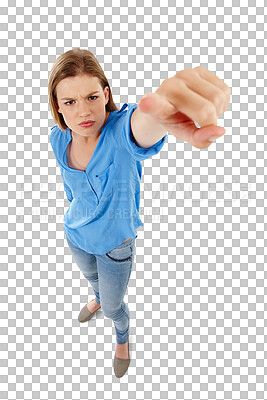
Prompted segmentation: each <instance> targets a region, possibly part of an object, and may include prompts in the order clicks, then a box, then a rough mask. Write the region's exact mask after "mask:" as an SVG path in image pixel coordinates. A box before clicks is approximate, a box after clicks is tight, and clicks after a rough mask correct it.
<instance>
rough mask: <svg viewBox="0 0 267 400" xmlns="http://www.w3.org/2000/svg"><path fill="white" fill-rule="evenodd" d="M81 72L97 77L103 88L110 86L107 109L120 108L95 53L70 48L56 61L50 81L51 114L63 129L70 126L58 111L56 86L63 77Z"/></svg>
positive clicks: (115, 109) (114, 109)
mask: <svg viewBox="0 0 267 400" xmlns="http://www.w3.org/2000/svg"><path fill="white" fill-rule="evenodd" d="M79 74H88V75H90V76H92V77H97V78H98V80H99V83H100V85H101V87H102V89H103V90H104V88H105V87H106V86H108V87H109V101H108V103H107V104H106V106H105V107H106V111H117V110H118V108H117V106H116V104H115V103H114V101H113V97H112V93H111V89H110V86H109V83H108V80H107V78H106V76H105V74H104V71H103V69H102V68H101V65H100V64H99V62H98V61H97V59H96V57H95V56H94V54H93V53H91V52H90V51H89V50H86V49H80V48H75V49H72V50H68V51H66V52H65V53H64V54H61V55H60V56H59V57H58V58H57V59H56V61H55V62H54V64H53V67H52V69H51V72H50V75H49V81H48V97H49V105H50V110H51V114H52V117H53V119H54V121H55V123H56V124H57V125H58V126H59V128H60V129H61V130H66V129H67V128H68V126H67V125H66V123H65V121H64V118H63V115H62V114H61V113H59V112H58V111H57V110H58V108H59V107H58V101H57V96H56V87H57V85H58V83H59V82H60V81H62V79H64V78H67V77H69V76H76V75H79Z"/></svg>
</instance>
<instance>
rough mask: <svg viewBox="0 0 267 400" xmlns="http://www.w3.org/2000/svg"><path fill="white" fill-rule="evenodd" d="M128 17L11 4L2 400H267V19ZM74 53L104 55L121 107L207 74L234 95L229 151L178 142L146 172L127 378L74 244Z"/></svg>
mask: <svg viewBox="0 0 267 400" xmlns="http://www.w3.org/2000/svg"><path fill="white" fill-rule="evenodd" d="M127 3H128V2H123V1H111V0H109V1H103V0H98V1H97V2H96V1H90V2H89V1H88V2H86V1H64V2H63V0H61V1H56V0H54V1H50V0H47V1H36V2H32V1H26V0H25V1H20V2H16V1H14V0H10V1H7V0H2V1H1V17H0V18H1V38H0V43H1V57H0V58H1V119H0V123H1V135H0V139H1V149H0V151H1V158H0V163H1V178H0V179H1V185H0V187H1V225H0V232H1V246H0V250H1V279H0V282H1V294H0V299H1V302H0V307H1V314H0V317H1V318H0V337H1V339H0V366H1V368H0V388H1V389H0V399H8V400H11V399H57V400H59V399H115V398H124V399H175V400H176V399H190V400H192V399H205V400H212V399H223V400H224V399H238V400H239V399H257V400H259V399H266V398H267V387H266V384H267V382H266V361H265V358H266V345H265V343H266V328H265V327H266V313H265V308H266V307H265V301H266V296H265V284H266V279H265V278H266V275H265V271H264V267H265V264H266V251H265V244H266V234H265V221H266V218H265V214H266V213H265V211H266V208H265V207H266V191H265V186H264V185H265V182H266V178H265V173H266V164H265V157H264V155H265V154H264V151H265V150H266V139H265V137H264V130H265V129H264V125H265V109H266V108H265V100H266V90H265V86H266V82H267V81H266V75H265V73H264V71H265V70H266V47H265V46H264V45H265V43H266V42H265V43H264V39H265V40H266V34H265V32H264V31H266V16H265V15H264V14H266V11H267V7H266V8H264V2H263V1H257V7H256V1H247V0H244V1H242V2H239V1H224V2H213V1H194V2H186V1H179V2H175V1H170V0H169V1H168V0H166V1H151V0H150V1H149V0H147V1H145V2H141V1H135V0H133V1H131V2H129V3H130V4H129V5H127ZM144 4H145V5H144ZM192 4H193V5H192ZM75 47H81V48H87V49H89V50H90V51H91V52H92V53H93V54H95V55H96V57H97V59H98V61H99V62H100V64H101V66H102V68H103V70H104V71H105V73H106V76H107V78H108V79H109V82H110V85H111V89H112V93H113V97H114V101H115V103H116V104H117V106H118V107H119V108H120V107H121V106H122V105H123V103H125V102H128V103H130V104H134V103H138V102H139V100H140V99H141V97H142V96H143V94H144V93H145V92H149V91H155V90H156V89H157V88H158V86H159V85H160V84H161V83H162V81H163V80H164V79H166V78H169V77H172V76H173V75H175V73H176V72H178V71H179V70H182V69H189V68H194V67H196V66H198V65H202V66H203V67H205V68H207V69H209V70H211V71H212V72H214V73H215V74H216V75H217V76H218V77H219V78H221V79H223V80H224V81H225V83H227V84H228V85H229V86H230V87H231V89H232V97H231V105H230V107H229V109H228V110H227V112H225V113H224V114H223V115H221V117H220V119H219V120H218V124H219V125H221V126H223V127H225V129H226V134H225V135H224V136H223V137H222V138H220V139H219V140H217V142H215V143H214V144H213V145H212V146H210V147H209V148H208V149H204V150H198V149H196V148H193V147H192V146H191V145H189V144H188V143H185V142H182V141H180V140H178V139H175V137H174V136H172V135H171V134H168V136H167V141H166V143H165V145H164V147H163V149H162V150H161V152H160V153H159V154H157V155H156V156H154V157H153V158H150V159H148V160H145V161H143V162H142V165H143V177H142V181H141V205H140V216H141V219H142V221H143V222H144V227H140V228H139V229H138V231H137V232H138V238H137V239H136V258H135V263H134V267H133V271H132V275H131V278H130V282H129V286H128V289H127V292H126V296H125V301H126V302H127V304H128V305H129V309H130V313H131V330H130V356H131V364H130V366H129V369H128V372H127V373H126V374H125V375H124V377H123V378H121V379H117V378H116V377H115V375H114V372H113V366H112V364H113V357H114V354H115V346H116V336H115V328H114V326H113V324H112V321H111V320H109V319H107V318H106V317H105V316H104V315H103V311H102V310H101V311H98V312H97V314H96V316H95V317H94V318H93V319H92V320H91V321H89V322H88V323H85V324H82V325H80V324H79V323H78V320H77V317H78V314H79V311H80V309H81V307H82V306H83V305H84V304H85V303H87V302H88V301H89V300H91V299H92V298H93V290H92V288H91V287H90V286H89V283H88V281H86V280H85V278H84V277H83V276H82V274H81V272H80V271H79V269H78V267H77V265H76V264H75V262H74V261H73V259H72V256H71V253H70V250H69V248H68V244H67V242H66V241H65V239H64V231H63V215H64V213H65V212H66V211H67V208H68V206H69V202H68V200H67V198H66V196H65V193H64V188H63V183H62V178H61V175H60V170H59V166H58V165H57V162H56V159H55V157H54V154H53V151H52V148H51V146H50V143H49V133H50V128H51V127H52V126H53V125H54V121H53V119H52V116H51V113H50V109H49V104H48V95H47V84H48V77H49V72H50V69H51V67H52V64H53V63H54V61H55V60H56V58H57V57H58V56H59V55H60V54H62V53H64V52H65V51H67V50H69V49H72V48H75ZM264 78H265V79H264Z"/></svg>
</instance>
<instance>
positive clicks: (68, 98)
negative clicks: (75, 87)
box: [60, 90, 99, 100]
mask: <svg viewBox="0 0 267 400" xmlns="http://www.w3.org/2000/svg"><path fill="white" fill-rule="evenodd" d="M95 93H99V91H98V90H96V91H95V92H92V93H89V94H88V95H87V96H85V97H88V96H91V95H92V94H95ZM72 99H73V97H63V98H62V99H60V100H72Z"/></svg>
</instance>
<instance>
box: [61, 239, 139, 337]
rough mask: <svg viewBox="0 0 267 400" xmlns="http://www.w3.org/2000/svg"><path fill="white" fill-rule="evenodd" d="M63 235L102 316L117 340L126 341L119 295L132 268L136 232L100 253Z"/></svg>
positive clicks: (124, 309)
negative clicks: (110, 322)
mask: <svg viewBox="0 0 267 400" xmlns="http://www.w3.org/2000/svg"><path fill="white" fill-rule="evenodd" d="M65 237H66V240H67V242H68V245H69V248H70V251H71V253H72V256H73V259H74V261H75V262H76V264H77V266H78V267H79V269H80V270H81V272H82V274H83V276H84V277H85V278H86V279H87V280H88V281H89V282H90V284H91V286H92V288H93V290H94V293H95V301H96V302H97V303H98V304H101V307H102V310H103V312H104V315H105V317H107V318H110V319H112V320H113V323H114V326H115V331H116V340H117V343H119V344H124V343H126V342H127V341H128V340H129V327H130V311H129V307H128V305H127V304H126V303H125V302H124V301H123V298H124V295H125V292H126V289H127V285H128V282H129V279H130V275H131V272H132V266H133V262H134V256H135V239H136V237H137V235H136V236H135V238H134V239H129V240H127V241H126V242H124V243H122V244H120V245H119V246H118V247H116V248H115V249H113V250H110V251H109V252H107V253H106V254H104V255H94V254H91V253H87V252H86V251H84V250H82V249H80V248H79V247H76V246H75V245H74V244H73V243H72V242H71V241H70V240H69V239H68V238H67V236H66V235H65Z"/></svg>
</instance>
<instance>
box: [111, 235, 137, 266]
mask: <svg viewBox="0 0 267 400" xmlns="http://www.w3.org/2000/svg"><path fill="white" fill-rule="evenodd" d="M133 241H134V239H129V240H127V241H126V242H125V243H122V244H120V245H119V246H118V247H115V249H112V250H110V251H108V252H107V253H106V256H107V257H108V258H109V259H110V260H112V261H115V262H127V261H132V257H133Z"/></svg>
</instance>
